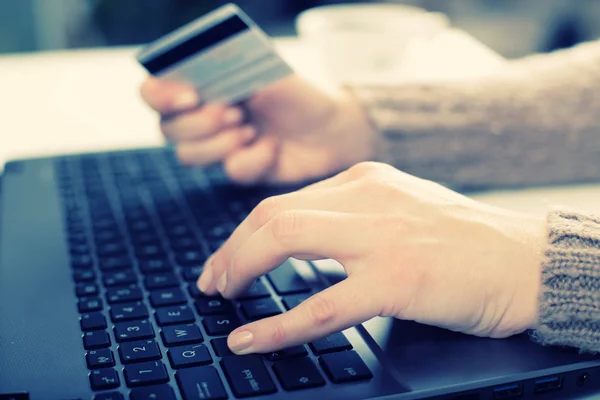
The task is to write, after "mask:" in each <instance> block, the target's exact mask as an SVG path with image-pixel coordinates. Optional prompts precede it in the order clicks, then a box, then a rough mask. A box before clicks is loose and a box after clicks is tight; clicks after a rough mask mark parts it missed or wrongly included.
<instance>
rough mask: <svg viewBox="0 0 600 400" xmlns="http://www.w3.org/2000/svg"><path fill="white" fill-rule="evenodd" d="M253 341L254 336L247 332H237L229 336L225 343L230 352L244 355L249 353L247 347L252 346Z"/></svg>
mask: <svg viewBox="0 0 600 400" xmlns="http://www.w3.org/2000/svg"><path fill="white" fill-rule="evenodd" d="M253 340H254V335H253V334H252V333H250V332H248V331H245V332H238V333H232V334H231V335H229V340H228V341H227V344H228V345H229V348H230V349H231V351H233V352H234V353H236V354H239V355H244V354H248V353H250V351H249V350H250V349H249V347H250V345H251V344H252V341H253Z"/></svg>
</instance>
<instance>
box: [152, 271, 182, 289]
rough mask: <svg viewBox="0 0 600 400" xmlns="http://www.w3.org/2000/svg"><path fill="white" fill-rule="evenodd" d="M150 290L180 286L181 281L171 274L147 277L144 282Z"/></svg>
mask: <svg viewBox="0 0 600 400" xmlns="http://www.w3.org/2000/svg"><path fill="white" fill-rule="evenodd" d="M144 282H145V284H146V288H147V289H148V290H155V289H164V288H169V287H176V286H179V281H178V280H177V278H176V277H175V275H174V274H173V273H171V272H166V273H162V274H153V275H148V276H146V279H145V280H144Z"/></svg>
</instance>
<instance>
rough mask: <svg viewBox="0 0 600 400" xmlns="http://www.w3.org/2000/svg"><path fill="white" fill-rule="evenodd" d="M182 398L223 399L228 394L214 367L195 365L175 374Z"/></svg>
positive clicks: (188, 399)
mask: <svg viewBox="0 0 600 400" xmlns="http://www.w3.org/2000/svg"><path fill="white" fill-rule="evenodd" d="M175 379H177V384H178V385H179V390H181V394H182V395H183V399H184V400H225V399H227V398H228V397H229V396H228V395H227V392H226V391H225V387H223V383H222V382H221V378H219V373H218V372H217V370H216V369H215V368H214V367H210V366H207V367H195V368H186V369H182V370H179V371H177V373H176V374H175Z"/></svg>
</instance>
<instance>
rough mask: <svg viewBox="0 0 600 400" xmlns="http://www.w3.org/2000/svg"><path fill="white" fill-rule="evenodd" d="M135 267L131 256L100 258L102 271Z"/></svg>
mask: <svg viewBox="0 0 600 400" xmlns="http://www.w3.org/2000/svg"><path fill="white" fill-rule="evenodd" d="M131 268H133V263H132V262H131V260H130V259H129V257H109V258H102V259H101V260H100V269H101V270H102V271H112V270H116V269H118V270H123V269H131Z"/></svg>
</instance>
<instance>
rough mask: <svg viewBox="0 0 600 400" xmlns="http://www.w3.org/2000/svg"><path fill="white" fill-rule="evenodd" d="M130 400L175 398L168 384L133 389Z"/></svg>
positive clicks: (172, 399)
mask: <svg viewBox="0 0 600 400" xmlns="http://www.w3.org/2000/svg"><path fill="white" fill-rule="evenodd" d="M129 396H130V399H131V400H177V398H176V397H175V392H173V388H172V387H171V386H169V385H156V386H148V387H142V388H137V389H133V390H132V391H131V394H130V395H129Z"/></svg>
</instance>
